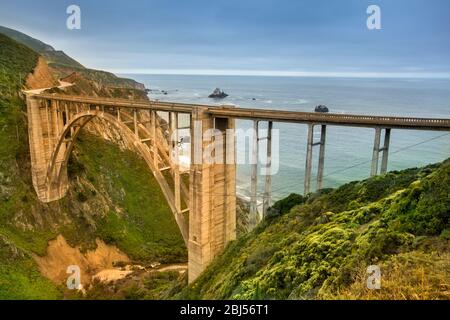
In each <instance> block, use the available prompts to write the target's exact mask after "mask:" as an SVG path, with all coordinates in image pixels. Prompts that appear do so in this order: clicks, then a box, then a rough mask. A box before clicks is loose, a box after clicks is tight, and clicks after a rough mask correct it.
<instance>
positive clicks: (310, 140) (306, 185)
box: [304, 124, 314, 195]
mask: <svg viewBox="0 0 450 320" xmlns="http://www.w3.org/2000/svg"><path fill="white" fill-rule="evenodd" d="M313 139H314V125H313V124H309V125H308V138H307V143H306V163H305V183H304V194H305V195H306V194H308V193H309V192H310V191H311V172H312V151H313V150H312V149H313Z"/></svg>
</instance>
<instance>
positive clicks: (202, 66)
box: [0, 0, 450, 76]
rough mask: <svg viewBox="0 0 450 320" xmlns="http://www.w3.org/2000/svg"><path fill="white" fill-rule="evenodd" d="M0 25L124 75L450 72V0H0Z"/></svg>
mask: <svg viewBox="0 0 450 320" xmlns="http://www.w3.org/2000/svg"><path fill="white" fill-rule="evenodd" d="M70 4H77V5H79V6H80V8H81V14H82V16H81V30H68V29H67V28H66V19H67V17H68V15H67V14H66V8H67V6H68V5H70ZM370 4H376V5H378V6H379V7H380V8H381V23H382V29H381V30H368V28H367V27H366V20H367V17H368V14H367V13H366V9H367V7H368V6H369V5H370ZM0 25H4V26H7V27H10V28H13V29H17V30H19V31H22V32H24V33H27V34H29V35H31V36H33V37H36V38H38V39H40V40H43V41H44V42H46V43H49V44H51V45H52V46H54V47H55V48H56V49H61V50H64V51H65V52H66V53H67V54H69V55H70V56H72V57H73V58H75V59H76V60H78V61H80V62H81V63H82V64H84V65H85V66H88V67H91V68H98V69H105V70H110V71H113V72H118V73H136V72H144V73H152V72H158V73H159V72H164V73H222V74H236V73H238V74H239V73H240V74H268V73H271V74H279V75H283V74H284V75H293V74H294V75H295V74H305V75H308V74H309V75H316V74H317V75H320V74H324V75H348V74H361V75H383V74H386V73H387V74H390V75H402V74H415V75H425V76H430V75H431V76H435V75H437V76H448V75H450V40H449V39H450V1H448V0H432V1H430V0H395V1H393V0H372V1H366V0H339V1H336V0H303V1H302V0H291V1H286V0H220V1H218V0H178V1H174V0H160V1H156V0H155V1H148V0H147V1H144V0H127V1H124V0H120V1H119V0H108V1H100V0H97V1H88V0H86V1H79V0H76V1H75V0H74V1H56V0H41V1H31V0H28V1H25V0H14V1H13V0H10V1H7V0H2V1H1V3H0Z"/></svg>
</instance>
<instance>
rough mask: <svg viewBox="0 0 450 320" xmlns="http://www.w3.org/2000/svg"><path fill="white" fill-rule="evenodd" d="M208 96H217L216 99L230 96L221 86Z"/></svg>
mask: <svg viewBox="0 0 450 320" xmlns="http://www.w3.org/2000/svg"><path fill="white" fill-rule="evenodd" d="M208 97H209V98H215V99H222V98H225V97H228V94H226V93H225V92H223V91H222V90H220V89H219V88H216V89H214V91H213V93H211V94H210V95H209V96H208Z"/></svg>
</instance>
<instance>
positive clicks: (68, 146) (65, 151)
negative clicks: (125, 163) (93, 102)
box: [46, 110, 189, 244]
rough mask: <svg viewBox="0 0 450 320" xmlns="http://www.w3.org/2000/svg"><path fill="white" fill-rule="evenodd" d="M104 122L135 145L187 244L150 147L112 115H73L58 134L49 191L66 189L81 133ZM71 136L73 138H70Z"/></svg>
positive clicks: (183, 226)
mask: <svg viewBox="0 0 450 320" xmlns="http://www.w3.org/2000/svg"><path fill="white" fill-rule="evenodd" d="M94 119H101V120H104V121H106V122H107V123H109V124H111V125H113V126H114V127H115V128H116V129H117V130H118V131H119V132H120V134H121V136H122V138H123V139H124V140H125V141H126V142H127V145H132V146H133V147H134V149H135V151H136V152H137V153H139V155H140V156H141V157H142V158H143V159H144V161H145V162H146V163H147V165H148V167H149V168H150V170H151V171H152V173H153V176H154V177H155V179H156V180H157V182H158V184H159V186H160V188H161V190H162V192H163V194H164V196H165V198H166V200H167V203H168V204H169V206H170V207H171V209H172V212H173V213H174V216H175V220H176V222H177V224H178V227H179V229H180V232H181V234H182V236H183V239H184V241H185V243H186V244H187V241H188V236H189V232H188V230H189V226H188V223H187V220H186V219H185V217H184V215H183V214H182V213H181V212H177V209H176V208H175V207H174V196H173V194H171V192H170V188H169V186H168V184H167V182H166V181H165V179H164V177H163V176H162V174H161V172H160V171H159V169H158V168H156V167H155V165H154V163H155V162H154V161H153V156H155V155H153V156H152V153H153V152H152V151H151V150H150V148H149V147H148V145H146V144H144V143H142V142H141V140H140V139H139V138H138V137H137V136H136V135H135V134H134V132H133V131H132V130H131V129H130V128H129V127H128V126H127V125H126V124H125V123H123V122H122V121H120V120H119V119H117V117H115V116H113V115H112V114H110V113H108V112H105V111H101V110H87V111H83V112H80V113H78V114H76V115H74V116H73V117H72V118H71V119H70V120H69V121H68V122H67V123H66V124H65V126H64V127H63V128H62V130H61V133H60V134H59V136H58V138H57V140H56V144H55V147H54V149H53V152H52V154H51V157H50V161H49V163H48V167H47V172H46V183H47V184H48V187H49V188H51V187H52V188H58V189H61V190H63V189H64V188H66V187H67V165H68V162H69V158H70V155H71V153H72V151H73V148H74V146H75V143H76V140H77V138H78V136H79V134H80V133H81V130H82V129H83V128H84V127H85V126H86V125H87V124H88V123H89V122H90V121H92V120H94ZM69 133H70V138H69V137H68V135H69Z"/></svg>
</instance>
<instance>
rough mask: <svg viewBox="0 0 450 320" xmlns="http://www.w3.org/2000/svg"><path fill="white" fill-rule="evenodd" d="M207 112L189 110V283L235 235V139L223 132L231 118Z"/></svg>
mask: <svg viewBox="0 0 450 320" xmlns="http://www.w3.org/2000/svg"><path fill="white" fill-rule="evenodd" d="M207 111H208V109H207V108H204V107H196V108H194V110H193V113H192V121H193V126H192V127H191V143H192V144H193V145H192V148H191V153H192V154H191V169H190V183H189V185H190V204H191V207H190V213H189V243H188V249H189V250H188V251H189V261H188V272H189V274H188V276H189V282H192V281H193V280H195V279H196V278H197V277H198V276H199V275H200V273H201V272H202V271H203V270H204V269H205V268H206V267H207V266H208V264H209V263H210V262H211V261H212V259H213V258H214V257H215V256H216V255H218V254H219V253H220V252H221V251H222V250H223V248H224V247H225V245H226V244H227V243H228V242H229V241H230V240H233V239H235V238H236V187H235V183H236V165H235V162H234V160H233V163H230V162H231V158H234V152H235V151H234V144H235V142H234V134H233V135H228V136H227V135H226V134H225V131H226V130H227V129H234V119H228V118H215V119H214V118H213V117H212V116H211V115H210V114H208V112H207ZM214 129H215V130H214ZM212 130H214V133H213V134H211V133H212ZM220 138H222V139H220ZM212 142H214V144H211V143H212ZM229 153H231V156H230V154H229ZM211 156H212V157H213V159H214V162H211V161H210V157H211Z"/></svg>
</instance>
